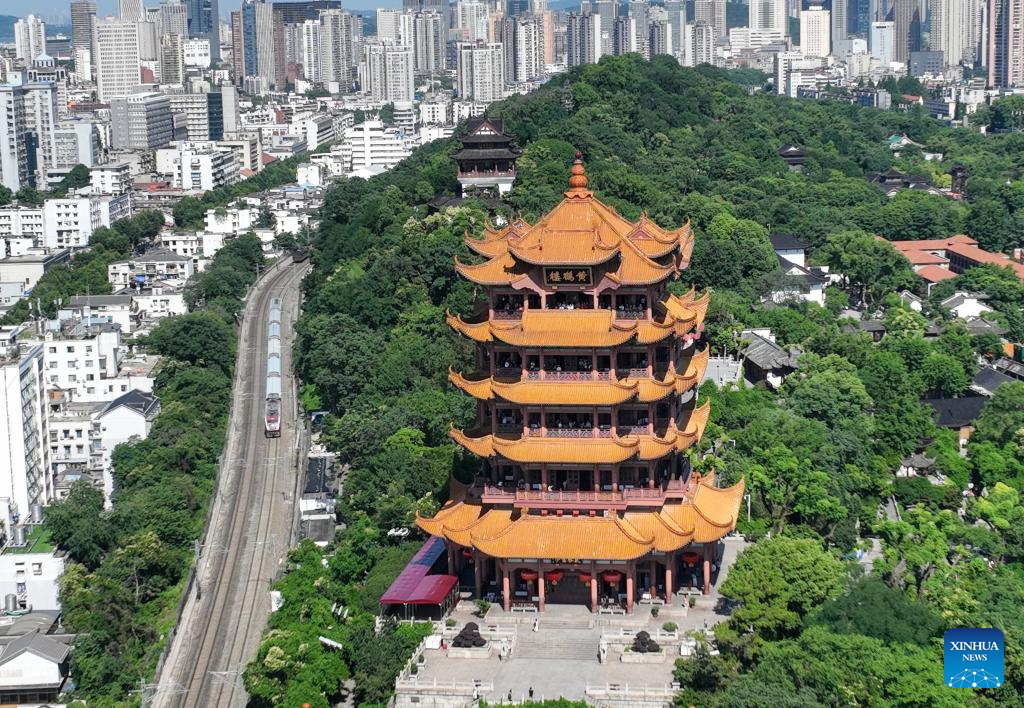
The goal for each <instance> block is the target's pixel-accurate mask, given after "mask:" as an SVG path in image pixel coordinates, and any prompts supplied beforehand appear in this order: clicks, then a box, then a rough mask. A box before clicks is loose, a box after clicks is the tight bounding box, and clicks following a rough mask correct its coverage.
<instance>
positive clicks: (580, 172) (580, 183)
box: [565, 150, 593, 199]
mask: <svg viewBox="0 0 1024 708" xmlns="http://www.w3.org/2000/svg"><path fill="white" fill-rule="evenodd" d="M589 184H590V180H588V179H587V170H586V168H585V167H583V153H581V152H580V151H579V150H577V151H576V161H575V162H573V163H572V174H571V176H570V177H569V191H568V192H566V193H565V196H566V198H567V199H589V198H590V197H592V196H593V194H592V193H591V191H590V190H589V189H587V186H588V185H589Z"/></svg>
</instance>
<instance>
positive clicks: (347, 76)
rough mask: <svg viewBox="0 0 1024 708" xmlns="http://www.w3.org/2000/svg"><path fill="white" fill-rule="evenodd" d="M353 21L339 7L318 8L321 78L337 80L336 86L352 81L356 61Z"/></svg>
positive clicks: (349, 15) (323, 80)
mask: <svg viewBox="0 0 1024 708" xmlns="http://www.w3.org/2000/svg"><path fill="white" fill-rule="evenodd" d="M356 36H357V31H356V21H355V18H354V17H353V16H352V14H351V13H348V12H342V11H341V10H321V11H320V37H319V39H320V56H319V63H320V81H321V82H322V83H324V84H331V83H337V84H338V88H339V90H347V89H348V88H349V87H350V86H351V85H352V71H353V69H354V68H355V65H356V44H355V40H354V38H355V37H356Z"/></svg>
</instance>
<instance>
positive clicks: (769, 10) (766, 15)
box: [747, 0, 789, 37]
mask: <svg viewBox="0 0 1024 708" xmlns="http://www.w3.org/2000/svg"><path fill="white" fill-rule="evenodd" d="M748 13H749V18H748V23H747V24H748V26H749V27H750V30H751V32H754V31H757V30H769V31H775V32H781V33H782V36H784V37H785V36H786V35H788V34H789V19H788V18H787V16H786V3H785V0H749V8H748Z"/></svg>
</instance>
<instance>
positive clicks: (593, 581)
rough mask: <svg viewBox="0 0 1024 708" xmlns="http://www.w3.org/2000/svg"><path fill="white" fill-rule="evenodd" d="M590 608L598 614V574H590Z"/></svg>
mask: <svg viewBox="0 0 1024 708" xmlns="http://www.w3.org/2000/svg"><path fill="white" fill-rule="evenodd" d="M590 609H591V612H593V613H594V614H595V615H596V614H597V574H594V575H591V576H590Z"/></svg>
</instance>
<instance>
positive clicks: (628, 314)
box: [615, 309, 647, 320]
mask: <svg viewBox="0 0 1024 708" xmlns="http://www.w3.org/2000/svg"><path fill="white" fill-rule="evenodd" d="M615 319H617V320H646V319H647V310H646V309H644V310H625V309H623V310H616V311H615Z"/></svg>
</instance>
